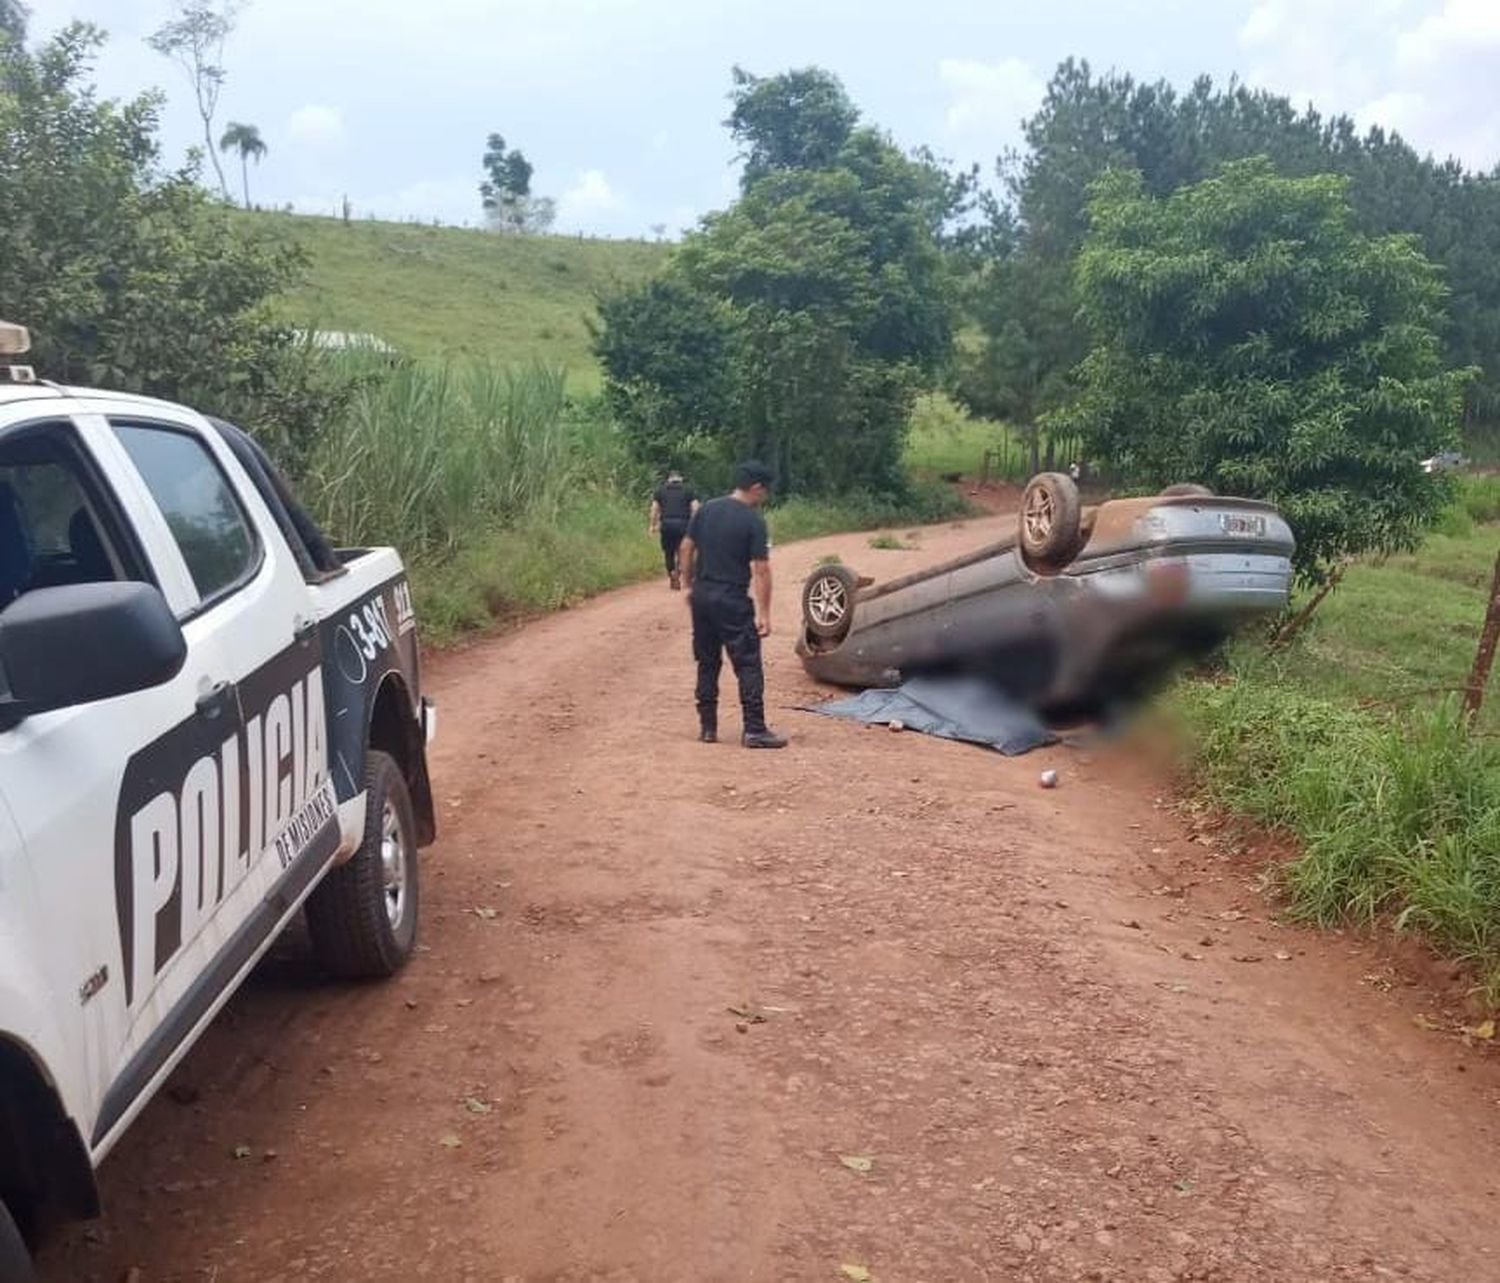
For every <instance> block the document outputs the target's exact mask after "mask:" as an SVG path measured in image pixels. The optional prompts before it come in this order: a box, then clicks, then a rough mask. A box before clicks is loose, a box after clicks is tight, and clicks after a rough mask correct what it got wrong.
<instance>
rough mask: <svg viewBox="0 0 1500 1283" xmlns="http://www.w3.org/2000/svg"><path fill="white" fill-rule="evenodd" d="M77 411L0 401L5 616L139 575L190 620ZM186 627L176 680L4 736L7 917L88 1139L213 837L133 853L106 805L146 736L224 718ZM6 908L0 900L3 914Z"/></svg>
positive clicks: (200, 633) (151, 1014) (201, 795)
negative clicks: (11, 864)
mask: <svg viewBox="0 0 1500 1283" xmlns="http://www.w3.org/2000/svg"><path fill="white" fill-rule="evenodd" d="M76 409H77V407H76V405H72V404H70V403H67V402H64V401H61V400H56V401H51V402H35V403H27V404H24V405H20V406H12V407H10V408H9V409H8V410H7V411H5V412H0V546H3V547H4V548H5V550H6V555H5V556H4V557H3V558H0V610H3V609H4V608H5V607H6V606H8V605H9V604H10V603H11V602H12V601H14V600H16V599H17V598H18V597H20V596H22V595H24V594H25V593H27V592H30V591H32V590H34V589H37V588H43V587H48V586H59V585H64V584H69V583H88V582H98V581H108V580H140V581H144V582H150V583H155V584H156V586H157V587H159V588H160V589H161V590H162V592H163V595H164V596H165V597H166V599H167V601H168V603H169V604H170V605H171V606H172V607H173V609H174V610H175V611H177V612H178V613H179V615H183V616H186V615H187V614H188V613H189V612H190V609H191V604H192V592H191V585H190V584H188V583H186V582H185V581H184V580H183V578H182V576H181V575H180V573H178V571H177V569H176V568H175V567H174V566H173V564H172V563H171V562H170V561H166V560H163V559H161V558H160V557H159V556H158V555H157V554H159V553H161V552H162V551H163V549H162V547H161V545H160V540H159V537H158V532H156V531H154V530H152V529H151V528H150V527H149V526H143V525H142V524H140V522H139V521H138V518H139V517H140V515H141V496H140V495H139V494H138V493H135V492H134V491H133V490H132V488H131V485H130V481H129V477H128V475H127V474H126V472H125V470H124V469H123V466H122V463H123V460H122V457H121V455H120V452H119V449H118V446H117V445H116V444H115V443H114V442H113V441H112V439H111V438H109V437H107V436H106V435H104V434H102V433H101V432H100V431H99V430H98V429H97V428H94V427H90V426H89V425H88V424H87V423H86V422H85V421H84V420H83V419H82V418H80V417H79V416H78V415H77V414H76V413H75V412H73V411H76ZM184 632H185V633H186V635H187V640H188V658H187V662H186V664H185V665H184V667H183V669H182V671H181V672H180V673H179V674H178V675H177V676H176V677H175V678H173V679H172V680H171V681H169V682H166V683H164V684H163V685H161V686H158V687H155V688H153V689H150V690H146V691H141V692H138V693H136V694H132V695H126V696H122V697H119V698H117V699H111V700H103V701H99V702H97V703H93V704H88V705H83V706H79V707H75V708H69V709H60V710H57V711H55V712H50V713H43V714H38V715H35V716H33V717H30V718H27V719H26V720H24V721H22V722H20V723H19V724H18V725H16V726H14V727H11V728H10V729H8V730H5V731H3V732H0V792H3V793H4V795H5V798H6V800H7V802H8V804H9V807H10V810H11V812H12V814H13V817H14V821H15V825H16V827H17V829H18V830H19V832H20V835H21V841H22V844H23V845H24V847H25V850H26V866H27V868H28V870H29V880H30V892H31V895H30V897H29V900H28V901H27V903H28V905H29V908H28V912H27V916H26V918H25V920H24V921H22V920H17V921H7V927H9V928H10V929H12V930H14V931H15V932H17V933H18V934H19V936H20V938H22V939H24V940H25V941H26V942H27V947H28V952H29V953H30V955H31V957H32V959H33V962H34V965H35V966H36V967H37V968H38V969H39V970H40V972H41V976H40V982H41V986H42V989H41V992H38V993H37V994H36V995H35V1000H36V1002H37V1004H38V1005H39V1007H41V1008H42V1009H43V1012H44V1015H43V1017H42V1018H41V1019H40V1021H39V1025H38V1027H39V1035H38V1036H39V1037H42V1038H44V1039H46V1040H47V1041H49V1042H50V1043H51V1044H52V1045H50V1046H48V1047H47V1048H46V1049H45V1055H46V1059H47V1061H48V1064H49V1065H50V1066H53V1067H54V1072H55V1073H56V1074H57V1076H58V1079H59V1081H58V1087H59V1089H60V1090H61V1092H62V1094H63V1098H64V1100H65V1101H66V1102H67V1103H68V1105H69V1107H70V1108H71V1109H72V1110H73V1111H74V1112H75V1114H76V1115H78V1122H79V1124H80V1126H81V1127H82V1129H83V1132H84V1136H85V1139H88V1138H89V1136H90V1132H91V1129H92V1128H93V1126H94V1123H95V1122H96V1120H97V1119H98V1116H99V1113H100V1110H101V1108H102V1107H103V1106H104V1102H105V1097H106V1094H107V1093H109V1091H110V1089H111V1084H112V1083H116V1082H117V1081H118V1080H119V1079H120V1076H121V1074H122V1072H123V1071H124V1069H125V1065H126V1061H127V1060H128V1058H129V1053H130V1051H131V1049H132V1047H134V1046H138V1045H139V1044H140V1042H141V1041H142V1040H143V1039H145V1038H148V1037H149V1036H150V1034H151V1033H152V1032H153V1031H154V1030H155V1029H156V1028H157V1027H158V1026H159V1025H160V1023H161V1021H162V1019H163V1017H164V1014H165V1011H164V1008H163V1007H162V1005H161V1004H160V1002H159V1001H158V997H157V993H156V980H157V974H158V971H159V969H160V965H161V963H162V962H163V960H164V959H166V958H167V957H169V956H170V954H171V952H172V950H173V948H174V946H175V944H176V943H177V941H178V939H179V937H180V934H181V932H182V930H183V927H184V924H188V925H190V924H191V922H192V921H193V920H194V918H195V916H196V915H198V914H200V913H201V912H202V911H203V905H204V899H205V896H206V894H207V891H208V888H209V882H208V880H207V879H208V878H210V877H211V876H212V875H211V874H208V875H205V874H203V873H202V872H201V870H202V869H203V868H204V865H205V863H206V861H205V860H204V857H205V855H206V854H207V852H208V851H209V850H210V849H211V848H212V839H211V838H205V836H204V833H203V830H202V829H201V828H193V829H192V830H191V832H190V836H189V839H188V843H187V848H188V849H187V855H188V857H189V858H188V859H187V860H186V861H184V858H183V856H184V850H183V847H184V844H183V843H181V842H179V841H177V840H176V835H175V834H174V836H173V840H172V841H171V842H166V841H158V842H156V843H155V844H154V845H152V846H150V847H149V849H146V848H143V854H142V856H141V858H139V859H136V860H134V861H133V860H132V842H133V840H134V838H135V836H136V834H135V833H134V824H133V817H132V816H131V815H129V814H123V815H122V813H121V811H120V808H119V806H118V802H119V799H120V796H121V790H122V786H123V781H124V776H125V773H126V769H127V763H128V762H130V761H132V760H134V759H135V758H136V757H137V756H138V755H140V754H142V753H144V752H146V751H147V750H148V748H149V746H150V745H152V744H153V743H159V742H162V741H163V740H165V739H166V738H167V737H169V736H171V735H173V734H174V733H177V734H178V735H179V737H180V738H182V739H184V740H186V739H195V740H198V741H201V742H203V743H210V742H214V741H218V740H220V739H221V738H222V737H223V736H224V735H225V734H226V733H227V730H226V728H228V727H230V726H232V724H233V722H234V720H235V718H236V712H235V710H234V708H233V707H232V705H229V704H225V703H222V702H220V701H219V700H217V699H216V698H215V695H214V692H215V691H216V689H217V688H218V683H220V682H221V681H223V679H224V675H225V674H224V666H223V660H222V657H221V655H220V653H219V651H218V648H217V647H216V646H215V645H214V642H213V639H212V638H211V637H210V636H209V635H208V633H207V630H206V629H205V628H204V627H203V626H202V625H201V624H200V623H198V622H196V621H193V620H191V619H189V620H188V621H187V623H186V624H185V627H184ZM163 778H164V777H163ZM161 787H165V784H164V783H163V784H162V785H161ZM208 792H209V785H208V784H207V782H206V781H205V780H204V779H203V778H202V776H201V775H199V776H196V777H194V779H193V781H192V782H191V786H190V790H189V792H188V794H187V801H188V804H189V806H190V808H195V809H201V808H202V805H203V801H204V799H205V798H206V796H207V794H208ZM181 796H182V794H181V792H180V790H179V792H178V793H177V794H174V797H177V798H181ZM184 867H186V868H188V869H190V870H191V873H190V874H189V875H188V876H187V877H186V878H185V879H184V878H183V877H182V876H180V873H181V870H182V869H183V868H184ZM19 907H20V906H19V904H12V903H11V902H10V901H9V899H8V900H7V903H6V905H5V911H6V913H7V914H9V913H10V912H12V910H13V909H16V908H19ZM48 1026H50V1028H49V1027H48Z"/></svg>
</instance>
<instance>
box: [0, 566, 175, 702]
mask: <svg viewBox="0 0 1500 1283" xmlns="http://www.w3.org/2000/svg"><path fill="white" fill-rule="evenodd" d="M186 661H187V640H186V638H184V637H183V635H182V629H181V628H180V627H179V626H178V623H177V620H176V619H175V618H174V617H173V615H172V611H171V608H170V607H169V606H168V605H167V602H166V599H165V598H164V597H163V596H162V595H161V593H160V592H159V591H158V590H157V589H156V588H154V587H153V586H152V585H150V584H137V583H103V584H70V585H68V586H66V587H62V588H37V589H34V590H33V591H31V592H28V593H25V594H23V595H22V596H20V597H19V598H17V599H16V600H15V601H14V602H12V603H11V604H10V605H9V606H7V607H6V608H5V609H4V610H3V611H0V729H9V728H10V727H12V726H14V725H16V723H18V722H20V721H22V720H23V719H25V718H27V717H32V716H34V715H35V714H37V713H46V712H50V711H51V710H53V709H58V708H72V707H74V706H75V705H78V704H91V703H93V702H94V701H95V700H101V699H112V698H114V697H115V696H117V695H130V694H133V693H134V692H136V691H142V690H148V689H149V688H150V687H152V686H160V685H161V684H162V683H163V682H168V681H171V680H172V678H174V677H176V676H177V674H178V673H179V672H181V671H182V666H183V664H184V663H185V662H186ZM7 686H8V687H9V689H8V691H7V690H6V689H5V688H6V687H7Z"/></svg>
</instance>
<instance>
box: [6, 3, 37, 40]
mask: <svg viewBox="0 0 1500 1283" xmlns="http://www.w3.org/2000/svg"><path fill="white" fill-rule="evenodd" d="M30 17H31V10H30V9H28V8H27V7H26V6H25V5H24V4H22V3H21V0H0V37H5V36H9V37H10V39H12V40H14V41H15V42H16V43H17V44H20V43H21V42H22V41H24V40H25V39H26V23H27V21H28V20H29V19H30Z"/></svg>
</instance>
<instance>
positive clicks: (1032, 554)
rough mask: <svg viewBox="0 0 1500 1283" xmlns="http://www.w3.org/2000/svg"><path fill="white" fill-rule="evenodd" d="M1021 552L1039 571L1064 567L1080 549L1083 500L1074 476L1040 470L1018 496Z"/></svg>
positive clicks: (1047, 571) (1030, 564)
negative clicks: (1019, 503) (1019, 498)
mask: <svg viewBox="0 0 1500 1283" xmlns="http://www.w3.org/2000/svg"><path fill="white" fill-rule="evenodd" d="M1020 526H1021V530H1020V540H1021V555H1022V557H1023V558H1024V560H1025V562H1026V564H1027V565H1028V566H1030V567H1031V569H1032V570H1035V571H1037V572H1038V573H1040V574H1050V573H1055V572H1056V571H1059V570H1061V569H1063V567H1065V566H1066V565H1067V564H1068V563H1069V562H1071V561H1072V560H1073V558H1074V557H1076V556H1077V555H1078V553H1079V552H1080V550H1081V549H1082V548H1083V501H1082V500H1081V499H1080V498H1079V497H1078V486H1077V485H1076V484H1075V483H1074V481H1073V478H1072V477H1069V476H1064V475H1063V474H1062V473H1061V472H1039V473H1037V475H1036V476H1034V477H1032V479H1031V480H1030V482H1028V483H1027V486H1026V490H1025V492H1024V493H1023V494H1022V495H1021V517H1020Z"/></svg>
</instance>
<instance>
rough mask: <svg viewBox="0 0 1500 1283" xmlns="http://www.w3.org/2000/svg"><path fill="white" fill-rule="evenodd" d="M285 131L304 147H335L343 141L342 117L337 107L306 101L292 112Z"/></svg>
mask: <svg viewBox="0 0 1500 1283" xmlns="http://www.w3.org/2000/svg"><path fill="white" fill-rule="evenodd" d="M286 131H287V134H288V136H289V137H290V138H291V140H292V141H293V142H295V143H301V144H302V145H303V146H304V147H336V146H338V145H339V144H340V143H342V142H343V141H344V117H343V114H342V113H341V112H340V111H339V109H338V108H337V107H324V106H322V105H320V104H318V103H308V104H307V106H305V107H298V108H297V110H296V111H294V112H293V113H292V115H291V118H290V119H289V120H288V121H287V123H286Z"/></svg>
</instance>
